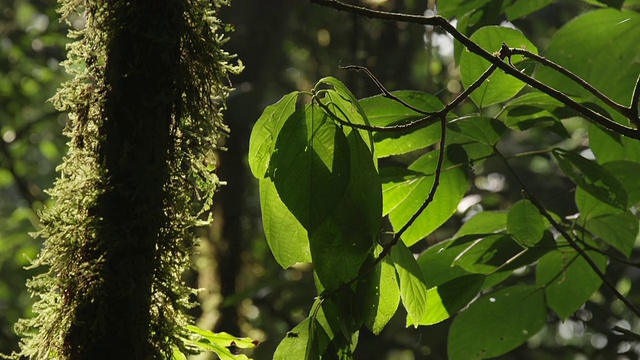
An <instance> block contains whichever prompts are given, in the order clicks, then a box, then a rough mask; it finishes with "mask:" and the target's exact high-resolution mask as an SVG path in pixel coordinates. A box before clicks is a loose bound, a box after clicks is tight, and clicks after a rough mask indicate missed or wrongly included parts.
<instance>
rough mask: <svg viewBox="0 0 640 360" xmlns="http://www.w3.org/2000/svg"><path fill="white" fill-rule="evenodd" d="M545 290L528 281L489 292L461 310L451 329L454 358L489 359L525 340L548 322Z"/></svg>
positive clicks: (451, 356)
mask: <svg viewBox="0 0 640 360" xmlns="http://www.w3.org/2000/svg"><path fill="white" fill-rule="evenodd" d="M546 320H547V310H546V307H545V302H544V291H543V290H542V289H540V288H537V287H534V286H528V285H519V286H512V287H508V288H504V289H502V290H499V291H497V292H495V293H491V294H487V295H485V296H483V297H481V298H480V299H478V300H477V301H476V302H474V303H472V304H471V305H470V306H469V308H468V309H467V310H465V311H464V312H462V313H461V314H459V315H458V316H457V317H456V318H455V319H454V320H453V324H452V325H451V330H450V331H449V344H448V353H449V359H451V360H474V359H487V358H492V357H496V356H499V355H502V354H505V353H507V352H509V351H511V350H513V349H515V348H516V347H518V346H520V345H521V344H523V343H524V342H525V341H526V340H527V339H528V338H530V337H531V336H533V335H534V334H535V333H536V332H538V331H539V330H540V329H542V327H543V326H544V325H545V324H546Z"/></svg>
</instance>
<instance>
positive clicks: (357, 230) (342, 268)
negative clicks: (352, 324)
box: [290, 78, 382, 290]
mask: <svg viewBox="0 0 640 360" xmlns="http://www.w3.org/2000/svg"><path fill="white" fill-rule="evenodd" d="M321 82H324V83H325V84H329V85H332V86H333V87H334V88H335V89H336V90H324V94H325V97H324V98H323V99H322V100H320V101H323V103H325V105H326V107H327V108H328V109H329V111H331V112H332V113H333V115H332V116H334V117H339V118H341V119H342V120H343V121H348V122H352V123H358V124H368V119H367V118H366V116H365V115H364V112H363V111H362V109H361V108H360V105H359V104H358V102H357V101H356V100H355V98H354V96H353V95H352V94H351V93H350V92H349V91H348V89H346V87H344V85H342V83H340V82H339V81H338V80H335V79H333V78H325V79H323V80H321ZM313 107H317V108H318V110H320V109H321V108H320V106H319V105H313ZM323 113H324V112H323ZM334 126H335V125H334ZM341 130H342V132H341V135H342V136H346V145H347V148H346V149H344V148H341V149H338V147H335V148H334V149H328V148H327V147H326V144H321V146H323V147H324V148H323V151H325V152H327V153H330V152H331V150H333V151H335V152H334V153H331V154H330V156H328V157H327V158H333V159H337V158H343V159H342V160H340V161H346V166H345V168H346V169H348V171H341V172H339V173H338V176H339V177H340V178H341V179H340V181H339V182H336V183H334V185H333V186H331V185H329V184H322V185H319V184H317V183H312V187H311V188H310V189H311V191H313V192H317V191H318V189H317V187H318V186H322V187H323V188H321V189H320V190H321V191H320V193H318V194H313V195H312V196H314V197H313V198H312V200H313V201H312V202H311V205H312V207H314V206H317V205H320V204H322V202H326V200H325V199H319V198H317V196H323V197H326V198H333V199H335V200H336V202H335V204H333V202H332V206H331V207H330V211H327V212H326V216H325V217H324V218H321V217H318V219H317V220H318V223H317V226H314V225H315V224H316V223H315V222H313V223H312V227H310V228H309V227H307V230H308V231H309V233H310V240H311V241H310V245H311V256H312V258H313V263H314V270H315V272H316V274H317V276H318V279H319V281H320V282H321V283H322V285H323V286H324V288H326V289H328V290H333V289H336V288H338V287H339V286H340V285H341V284H342V283H345V282H347V281H350V280H351V279H353V278H355V277H356V276H357V275H358V272H359V270H360V267H361V266H362V264H363V262H364V261H365V259H366V258H367V256H368V255H369V254H370V253H371V250H372V248H373V246H374V244H375V239H376V238H377V236H378V232H379V230H380V223H381V212H382V189H381V184H380V176H379V175H378V169H377V161H376V160H375V157H374V154H373V152H374V148H373V140H372V138H371V133H370V132H368V131H365V130H354V129H352V128H350V127H348V126H344V127H341ZM316 136H318V135H316ZM336 138H338V135H336ZM313 146H314V147H315V146H316V144H315V143H314V144H313ZM316 174H317V173H316ZM319 175H321V174H317V175H316V177H318V178H317V179H315V178H314V179H312V180H311V181H312V182H313V181H318V180H321V176H319ZM312 176H313V175H312ZM342 184H346V188H345V189H344V191H341V188H340V187H339V186H341V185H342ZM290 185H291V186H300V185H301V184H300V183H297V184H296V185H294V184H293V183H291V184H290ZM326 186H330V187H334V188H333V190H330V189H329V188H328V187H326ZM324 190H329V191H331V192H332V193H331V194H329V193H323V191H324ZM316 204H317V205H316ZM327 209H328V210H329V207H327ZM313 211H314V210H313V209H312V214H313ZM316 213H317V210H316ZM316 216H317V215H316Z"/></svg>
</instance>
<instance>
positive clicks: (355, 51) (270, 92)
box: [0, 0, 640, 360]
mask: <svg viewBox="0 0 640 360" xmlns="http://www.w3.org/2000/svg"><path fill="white" fill-rule="evenodd" d="M446 1H447V0H441V3H444V2H446ZM346 2H350V3H354V4H362V5H366V6H369V7H371V8H376V9H380V10H388V11H397V12H404V13H411V14H424V13H425V12H426V11H428V10H431V11H433V4H430V2H431V1H427V0H420V1H418V0H347V1H346ZM501 3H502V0H498V1H491V2H490V3H489V4H488V5H487V6H486V7H485V8H484V9H480V11H479V12H480V16H479V19H477V20H476V21H475V24H474V25H473V26H469V28H468V29H467V33H468V34H471V33H472V32H473V31H474V30H475V29H476V28H478V27H480V26H482V25H486V24H493V25H499V24H501V23H502V22H503V18H504V16H503V15H502V14H501V13H500V5H501ZM56 6H57V5H56V3H55V2H54V1H52V0H30V1H29V0H0V353H5V354H7V353H10V352H11V351H12V350H16V349H17V344H18V339H17V338H16V336H15V334H14V332H13V324H14V322H15V321H16V320H17V319H18V318H20V317H28V316H29V314H30V305H31V303H32V302H33V299H32V298H30V296H29V294H28V293H27V292H26V287H25V282H26V281H27V279H29V278H30V277H31V276H32V275H33V274H34V273H35V272H37V271H38V269H35V270H34V269H28V268H25V267H26V266H27V265H28V264H29V259H33V258H35V257H36V256H37V253H38V251H39V249H40V247H41V245H42V240H41V239H38V238H34V237H33V236H31V235H30V234H32V233H34V232H37V230H38V215H37V214H38V211H39V210H41V209H42V208H43V207H45V206H47V204H48V201H49V197H48V195H47V193H46V189H48V188H50V187H52V185H53V183H54V181H55V178H56V176H57V174H56V171H55V168H56V166H57V165H58V164H60V163H61V160H62V157H63V156H64V154H65V151H66V145H65V142H66V138H65V137H64V136H63V134H62V133H63V129H64V127H65V124H66V123H67V120H68V119H67V117H66V115H65V114H61V113H58V112H56V111H55V110H54V109H53V106H52V105H51V103H49V102H48V101H47V100H48V99H49V98H51V97H52V96H53V94H54V93H55V91H56V89H57V87H58V86H59V84H60V82H61V81H64V80H65V79H66V78H67V75H66V74H65V73H64V69H63V68H62V67H61V66H60V62H61V61H63V60H64V58H65V56H66V55H65V44H66V43H68V41H69V40H68V39H67V38H66V33H67V31H68V30H69V28H70V27H71V28H81V27H82V26H84V21H83V19H82V18H81V17H80V16H78V17H76V18H73V19H71V20H72V21H71V24H70V26H69V25H67V24H65V23H60V22H59V20H58V16H57V14H56ZM590 8H591V5H590V4H589V1H579V0H564V1H563V0H560V1H555V2H553V4H551V5H549V6H548V7H545V8H544V9H542V10H541V11H538V12H535V13H533V14H530V15H528V16H527V17H525V18H523V19H519V20H517V21H514V23H513V24H511V23H509V24H506V23H505V24H503V25H509V26H515V27H517V28H518V29H520V30H521V31H523V32H524V34H525V35H526V36H527V37H528V38H529V39H530V40H531V41H532V42H533V43H534V44H536V45H537V46H538V49H539V50H540V52H541V53H544V49H545V47H546V44H548V42H549V39H550V36H552V35H553V33H554V32H555V31H556V30H557V29H558V28H559V27H561V26H562V24H564V23H565V22H566V21H568V20H569V19H571V18H573V17H574V16H576V15H578V14H580V13H582V12H585V11H588V10H589V9H590ZM221 18H222V20H223V21H224V22H225V23H227V24H230V25H231V26H232V28H234V31H233V32H231V33H229V34H228V35H229V36H230V41H229V42H228V43H227V46H226V49H227V50H228V51H229V52H230V53H234V54H237V55H238V58H239V59H241V60H242V62H243V64H244V65H245V66H246V68H245V70H244V72H243V73H242V74H240V75H238V76H235V77H233V78H232V82H233V85H234V87H235V90H234V91H233V93H232V94H231V96H230V98H229V99H228V102H227V105H228V109H227V110H226V113H225V114H226V115H225V118H226V123H227V124H228V126H229V127H230V128H231V136H230V137H229V138H226V139H225V140H224V147H225V148H226V150H225V151H221V152H220V153H219V169H218V175H219V177H220V178H221V179H222V180H224V181H226V182H227V183H228V184H227V185H226V186H224V187H223V188H222V189H220V191H219V192H218V194H217V196H216V199H215V207H214V210H213V211H214V223H213V225H212V226H211V227H209V228H200V229H196V230H195V231H196V233H197V235H198V236H199V237H200V238H201V246H200V248H199V249H198V250H197V253H196V254H194V259H193V263H194V269H193V270H192V271H191V272H189V273H187V274H185V280H186V281H188V282H189V283H190V284H191V285H192V286H194V287H197V288H203V289H204V290H203V291H202V292H201V294H200V298H199V301H200V303H201V306H200V307H199V308H197V309H194V310H193V316H194V317H195V318H196V321H197V324H198V325H199V326H200V327H202V328H206V329H214V330H215V331H225V332H228V333H231V334H234V335H239V336H250V337H252V338H254V339H257V340H259V341H260V342H261V345H260V346H259V347H257V348H256V349H255V350H254V351H253V352H252V353H251V354H249V355H251V356H252V357H254V358H255V359H270V358H271V356H272V354H273V352H274V351H275V348H276V347H277V345H278V343H279V342H280V340H281V339H282V338H283V337H284V336H285V334H286V332H287V331H288V330H290V329H291V328H293V327H294V326H295V325H296V324H297V323H298V322H300V321H301V320H303V319H304V318H305V317H306V316H307V314H308V311H309V309H310V307H311V304H312V302H313V300H314V296H315V295H316V294H315V287H314V286H313V282H312V281H313V276H312V271H311V268H310V266H307V265H304V264H301V265H299V266H295V267H293V268H290V269H286V270H283V269H281V268H280V267H279V266H278V265H277V264H276V262H275V260H274V259H273V257H272V255H271V254H270V251H269V248H268V246H267V243H266V241H265V239H264V235H263V234H262V225H261V220H260V208H259V197H258V192H257V183H256V181H255V179H253V178H252V176H251V174H250V172H249V171H248V167H247V160H246V158H247V150H248V142H249V135H250V131H251V127H252V125H253V123H254V122H255V121H256V119H257V118H258V117H259V116H260V114H261V112H262V110H263V109H264V107H265V106H267V105H269V104H271V103H274V102H276V101H277V100H278V99H279V98H280V97H282V96H283V95H284V94H286V93H288V92H291V91H294V90H309V89H310V88H311V87H312V86H313V84H314V83H315V81H317V80H318V79H320V78H321V77H324V76H335V77H337V78H338V79H340V80H342V81H343V82H344V83H345V84H347V86H348V87H349V88H350V89H351V90H352V91H353V92H354V93H355V94H356V96H357V97H359V98H360V97H367V96H372V95H375V94H377V93H378V91H377V88H375V86H374V85H373V84H372V83H371V82H370V81H369V79H367V78H365V77H364V75H362V74H357V73H353V72H347V71H344V70H340V69H339V66H341V65H343V66H344V65H350V64H356V65H362V66H366V67H368V68H369V69H370V70H371V71H372V72H373V73H374V74H375V75H376V76H377V77H378V78H379V79H380V80H381V81H382V82H383V83H384V84H385V86H386V87H387V88H388V89H389V90H399V89H415V90H421V91H426V92H429V93H432V94H436V95H437V96H438V97H440V98H441V100H443V101H445V102H447V101H450V100H451V98H452V97H454V96H455V95H456V94H457V93H459V92H460V91H461V90H462V88H461V84H460V81H459V74H458V70H457V68H456V65H455V61H454V51H453V43H452V40H451V39H450V38H449V37H448V36H446V35H445V34H442V33H439V32H438V31H435V30H433V29H429V28H425V27H421V26H416V25H407V24H396V23H388V22H380V21H372V20H368V19H365V18H359V17H355V16H353V15H350V14H347V13H340V12H337V11H335V10H332V9H327V8H322V7H320V6H317V5H314V4H311V3H310V2H308V1H300V0H269V1H261V0H233V1H232V4H231V7H230V8H225V9H223V11H222V14H221ZM499 110H500V108H496V109H493V110H491V109H488V110H487V111H494V112H497V111H499ZM472 111H476V109H475V107H474V106H473V105H472V104H464V105H463V106H462V107H461V108H459V109H458V110H456V112H457V114H458V115H461V114H465V113H468V112H472ZM565 125H566V126H567V128H568V130H569V131H570V132H571V133H572V138H571V141H576V142H581V141H585V138H586V131H585V130H584V127H582V123H581V122H580V121H579V120H575V121H574V122H568V123H566V124H565ZM558 141H560V137H558V136H555V135H554V134H553V133H552V132H545V131H543V130H528V131H518V132H510V133H509V134H508V135H507V137H506V138H504V139H503V140H502V143H501V145H502V148H503V149H504V151H505V153H507V154H510V153H516V152H522V151H528V150H537V149H544V148H547V147H549V146H551V145H554V144H555V143H556V142H558ZM513 165H514V166H515V167H516V168H517V170H518V171H519V172H520V173H521V176H522V177H524V178H526V179H530V180H531V184H535V185H533V187H534V191H537V192H538V193H539V194H540V196H541V198H542V200H543V201H544V202H545V205H546V206H548V207H549V208H550V209H551V210H553V211H555V212H556V213H558V214H560V215H563V216H565V215H570V214H573V213H575V212H576V209H575V206H574V204H573V193H571V191H570V189H571V185H570V184H568V183H565V182H562V181H560V179H559V178H555V179H558V180H556V181H550V180H549V179H552V177H549V176H548V175H549V173H550V172H551V171H553V169H552V166H550V164H549V159H548V158H547V157H544V156H534V157H526V158H520V159H518V160H514V162H513ZM474 174H475V176H474V182H473V184H470V189H471V190H470V193H469V196H467V197H466V198H465V200H466V203H465V204H466V205H464V206H461V207H460V208H459V212H458V214H457V215H456V216H455V217H454V218H453V219H452V220H450V221H449V222H447V223H446V224H445V225H443V227H442V228H441V229H439V230H438V231H436V232H435V233H434V234H432V235H430V236H429V238H427V239H425V241H422V242H420V243H419V244H417V245H416V247H414V248H413V250H414V251H415V252H419V251H421V250H424V249H425V248H426V247H427V246H428V245H430V244H433V243H436V242H438V241H441V240H443V239H446V238H447V237H449V236H451V234H453V233H454V232H455V230H456V229H457V227H459V226H460V224H461V222H462V221H463V219H464V218H465V216H469V214H471V213H474V212H477V211H479V210H482V209H485V210H494V209H506V208H508V207H509V206H510V204H511V203H513V202H515V201H517V200H519V199H520V198H521V195H520V189H519V187H518V186H517V185H516V183H515V181H511V180H510V178H509V176H508V174H507V173H506V171H505V170H504V168H502V167H501V166H500V165H499V163H498V162H497V161H496V162H493V161H492V160H487V161H485V162H484V163H482V164H479V165H477V166H476V167H475V169H474ZM537 179H539V180H540V181H536V180H537ZM628 271H630V270H629V269H628V268H623V267H622V266H618V267H616V266H610V268H609V273H610V274H611V275H612V277H613V278H619V279H622V280H621V283H619V284H618V286H619V287H621V288H622V289H624V288H625V286H626V288H627V291H628V289H629V288H630V287H631V284H630V280H628V279H629V278H630V277H629V276H630V274H627V273H623V272H628ZM531 276H532V274H531V273H530V272H527V271H523V272H522V273H521V274H518V276H517V277H516V278H515V279H514V280H512V281H514V282H518V281H526V280H527V278H529V277H531ZM625 281H627V282H628V283H625ZM624 312H625V308H624V307H623V306H622V305H621V304H620V303H619V302H618V301H615V300H614V299H613V297H612V296H611V295H610V294H608V293H600V292H599V293H597V294H596V296H594V298H593V299H592V301H591V302H589V303H588V304H587V305H586V306H585V307H584V308H583V309H581V310H580V311H579V312H578V313H577V314H576V315H575V316H574V317H572V318H571V319H569V320H567V321H566V322H564V323H562V322H559V320H558V319H556V318H554V317H552V316H550V318H549V322H548V325H547V327H545V329H544V330H543V331H542V332H541V333H539V334H537V335H536V336H534V337H533V338H532V339H531V340H530V341H529V342H528V343H527V344H525V345H523V346H521V347H520V348H518V349H517V350H516V351H514V352H512V353H510V354H508V355H505V356H503V357H501V359H637V358H638V354H640V345H637V344H638V343H637V339H630V338H626V337H625V336H623V335H621V334H615V333H613V334H612V333H611V332H610V331H609V330H608V329H609V328H610V327H611V326H612V325H613V324H611V323H610V319H609V317H610V315H611V314H615V315H617V316H618V317H619V318H624V316H623V315H624ZM628 318H629V317H628ZM404 322H405V314H403V313H402V311H399V312H398V314H397V315H396V317H395V318H394V319H393V320H392V321H391V322H390V323H389V325H387V328H386V329H385V330H384V331H383V332H382V334H381V335H380V336H378V337H374V336H373V335H372V334H371V333H369V332H368V331H367V330H363V331H361V334H360V340H359V346H358V350H357V353H356V359H401V360H404V359H406V360H411V359H445V358H446V338H447V332H448V327H449V325H450V322H449V321H445V322H443V323H440V324H438V325H435V326H431V327H423V328H419V329H417V330H416V329H405V327H404ZM621 325H624V324H621ZM627 325H628V324H627ZM212 356H213V355H211V356H209V355H203V356H201V357H200V358H201V359H207V358H215V356H213V357H212Z"/></svg>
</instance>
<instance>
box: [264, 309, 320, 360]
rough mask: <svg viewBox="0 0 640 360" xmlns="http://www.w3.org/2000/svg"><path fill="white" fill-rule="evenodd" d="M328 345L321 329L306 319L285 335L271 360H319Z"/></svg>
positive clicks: (315, 323) (312, 320)
mask: <svg viewBox="0 0 640 360" xmlns="http://www.w3.org/2000/svg"><path fill="white" fill-rule="evenodd" d="M328 343H329V339H328V336H327V334H326V333H325V332H324V329H323V327H322V326H320V325H319V324H318V322H317V321H316V320H315V319H312V318H310V317H308V318H306V319H304V320H303V321H302V322H301V323H300V324H298V325H297V326H296V327H294V328H293V329H292V330H291V331H289V332H288V333H287V335H286V336H285V337H284V339H283V340H282V341H281V342H280V344H279V345H278V348H277V349H276V351H275V353H274V354H273V359H274V360H300V359H305V360H316V359H318V360H319V359H320V354H321V353H322V352H324V350H325V348H326V346H327V345H328Z"/></svg>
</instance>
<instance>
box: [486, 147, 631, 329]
mask: <svg viewBox="0 0 640 360" xmlns="http://www.w3.org/2000/svg"><path fill="white" fill-rule="evenodd" d="M493 151H494V152H495V153H496V155H497V156H498V157H499V158H500V159H501V160H502V162H503V163H504V164H505V166H506V168H507V170H509V172H510V173H511V174H512V175H513V176H514V178H515V179H516V180H517V181H518V183H519V184H520V186H521V187H522V190H523V191H524V192H525V193H526V194H527V196H528V197H529V200H531V203H532V204H533V205H534V206H535V207H536V208H537V209H538V211H540V214H542V216H544V217H545V218H546V219H547V220H548V221H549V223H551V226H553V228H554V229H556V230H557V231H558V232H559V233H560V235H562V236H563V237H564V238H565V239H566V240H567V242H568V243H569V245H570V246H571V247H572V248H573V249H574V250H575V251H576V252H577V253H578V255H580V256H581V257H582V258H583V259H584V260H585V261H586V262H587V264H588V265H589V267H591V269H592V270H593V271H594V272H595V273H596V275H597V276H598V277H599V278H600V279H601V280H602V283H603V284H604V285H605V286H606V287H607V288H609V290H610V291H611V292H612V293H613V294H614V295H615V296H616V297H617V298H618V299H619V300H620V301H622V302H623V303H624V304H625V305H626V306H627V308H628V309H629V310H631V311H632V312H633V313H634V314H635V315H636V316H637V317H640V310H638V308H636V306H635V305H633V303H631V301H629V300H628V299H627V298H626V297H625V296H624V295H622V294H621V293H620V292H619V291H618V289H616V286H615V284H614V283H612V282H611V281H610V280H609V278H607V277H606V276H605V274H604V273H603V272H602V270H600V268H599V267H598V265H597V264H596V263H595V262H594V261H593V259H592V258H591V257H590V256H589V254H587V252H586V251H585V250H584V249H583V248H582V247H580V245H578V242H577V241H576V240H575V239H574V238H573V237H572V236H571V235H570V234H569V233H568V232H567V231H566V230H565V229H564V228H563V227H562V225H560V224H559V223H558V222H556V220H555V219H554V218H553V216H551V214H549V212H548V211H547V209H546V208H545V207H544V206H543V205H542V203H541V202H540V200H538V198H537V197H536V196H535V194H534V193H533V192H532V191H531V190H529V188H528V187H527V185H526V184H525V183H524V181H523V180H522V178H521V177H520V175H518V173H517V172H516V171H515V170H514V169H513V167H511V165H510V164H509V161H508V160H507V159H506V158H505V157H504V156H503V155H502V153H500V151H498V149H497V148H496V147H495V146H493Z"/></svg>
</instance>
